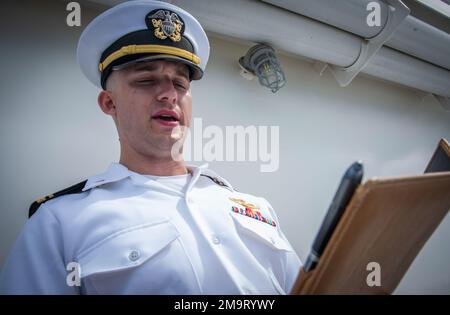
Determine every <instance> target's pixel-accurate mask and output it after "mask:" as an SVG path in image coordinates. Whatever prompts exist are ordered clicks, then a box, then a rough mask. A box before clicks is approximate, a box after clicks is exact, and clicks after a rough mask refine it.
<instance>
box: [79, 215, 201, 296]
mask: <svg viewBox="0 0 450 315" xmlns="http://www.w3.org/2000/svg"><path fill="white" fill-rule="evenodd" d="M78 262H79V264H80V268H81V278H82V288H81V291H82V292H83V293H87V294H90V293H99V294H178V293H179V292H183V293H187V294H189V293H196V292H197V291H198V286H197V282H196V279H195V275H194V272H193V269H192V265H191V264H190V261H189V258H188V256H187V254H186V252H185V250H184V246H183V245H182V242H181V239H180V233H179V231H178V230H177V228H176V227H175V226H174V225H173V224H172V223H171V222H170V221H169V220H168V219H161V220H158V221H152V222H149V223H145V224H141V225H138V226H133V227H130V228H126V229H124V230H120V231H118V232H116V233H114V234H111V235H109V236H107V237H106V238H104V239H102V240H101V241H99V242H97V243H96V244H95V245H93V246H91V247H90V248H89V249H87V250H85V251H83V252H82V253H80V255H79V258H78Z"/></svg>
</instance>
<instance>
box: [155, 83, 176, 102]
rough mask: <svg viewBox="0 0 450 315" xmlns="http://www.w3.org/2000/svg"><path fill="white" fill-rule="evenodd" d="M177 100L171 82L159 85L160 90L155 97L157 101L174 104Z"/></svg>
mask: <svg viewBox="0 0 450 315" xmlns="http://www.w3.org/2000/svg"><path fill="white" fill-rule="evenodd" d="M177 98H178V94H177V90H176V89H175V87H174V85H173V83H172V82H171V81H166V82H164V83H163V84H161V89H160V91H159V94H158V97H157V99H158V101H164V102H168V103H170V104H176V103H177Z"/></svg>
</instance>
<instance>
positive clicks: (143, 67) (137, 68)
mask: <svg viewBox="0 0 450 315" xmlns="http://www.w3.org/2000/svg"><path fill="white" fill-rule="evenodd" d="M156 69H158V66H157V65H155V64H153V63H145V64H142V65H136V66H134V67H133V68H131V69H130V70H133V71H155V70H156Z"/></svg>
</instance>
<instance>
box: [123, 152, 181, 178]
mask: <svg viewBox="0 0 450 315" xmlns="http://www.w3.org/2000/svg"><path fill="white" fill-rule="evenodd" d="M119 162H120V164H122V165H124V166H126V167H127V168H128V169H129V170H130V171H133V172H135V173H139V174H143V175H155V176H175V175H183V174H187V173H188V169H187V167H186V165H185V163H184V160H181V161H174V160H173V159H172V158H170V157H169V158H156V157H148V156H141V155H133V156H130V155H125V154H121V156H120V161H119Z"/></svg>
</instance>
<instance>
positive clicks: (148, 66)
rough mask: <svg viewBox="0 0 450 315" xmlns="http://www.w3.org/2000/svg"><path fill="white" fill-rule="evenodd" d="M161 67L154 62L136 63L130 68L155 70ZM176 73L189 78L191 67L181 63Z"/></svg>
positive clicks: (134, 69) (133, 69)
mask: <svg viewBox="0 0 450 315" xmlns="http://www.w3.org/2000/svg"><path fill="white" fill-rule="evenodd" d="M158 68H159V66H158V65H156V64H153V63H144V64H141V65H136V66H134V67H132V68H131V69H130V70H132V71H149V72H152V71H155V70H157V69H158ZM175 73H176V74H177V75H179V76H182V77H185V78H186V79H188V80H189V77H190V73H189V69H188V68H187V66H185V65H184V64H183V65H180V66H179V67H177V68H176V70H175Z"/></svg>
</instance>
